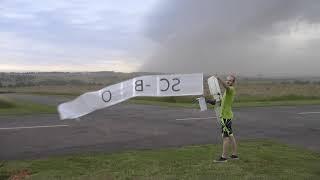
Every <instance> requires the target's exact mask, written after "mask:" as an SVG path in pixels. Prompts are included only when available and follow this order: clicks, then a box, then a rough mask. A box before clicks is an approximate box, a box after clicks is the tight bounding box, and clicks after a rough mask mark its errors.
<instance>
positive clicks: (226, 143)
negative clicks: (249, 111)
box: [221, 135, 230, 158]
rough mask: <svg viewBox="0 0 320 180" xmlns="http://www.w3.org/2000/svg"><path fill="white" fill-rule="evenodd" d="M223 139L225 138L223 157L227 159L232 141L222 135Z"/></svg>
mask: <svg viewBox="0 0 320 180" xmlns="http://www.w3.org/2000/svg"><path fill="white" fill-rule="evenodd" d="M222 138H223V145H222V156H221V157H223V158H227V157H228V155H227V151H228V145H229V143H230V139H229V137H223V135H222Z"/></svg>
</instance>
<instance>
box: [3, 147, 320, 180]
mask: <svg viewBox="0 0 320 180" xmlns="http://www.w3.org/2000/svg"><path fill="white" fill-rule="evenodd" d="M239 145H240V148H239V155H240V160H235V161H230V160H229V162H227V163H222V164H216V163H213V159H215V158H217V157H218V155H219V154H220V148H221V147H220V146H219V145H199V146H188V147H181V148H168V149H161V150H145V151H129V152H120V153H114V154H103V153H91V154H89V153H88V154H82V155H69V156H60V157H50V158H47V159H35V160H25V161H23V160H20V161H8V162H2V164H0V179H7V178H9V177H11V178H13V177H15V178H23V177H27V179H34V180H37V179H39V180H40V179H41V180H42V179H47V180H51V179H52V180H53V179H61V180H64V179H66V180H67V179H74V180H76V179H77V180H91V179H92V180H96V179H190V180H191V179H192V180H193V179H232V180H233V179H290V180H291V179H293V180H295V179H297V180H298V179H314V180H316V179H320V169H319V166H320V154H319V153H316V152H312V151H308V150H304V149H300V148H295V147H291V146H287V145H283V144H279V143H274V142H271V141H244V142H240V144H239Z"/></svg>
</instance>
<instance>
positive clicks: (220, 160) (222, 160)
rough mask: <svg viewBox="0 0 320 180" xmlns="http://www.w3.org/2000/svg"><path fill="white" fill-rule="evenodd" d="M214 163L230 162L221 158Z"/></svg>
mask: <svg viewBox="0 0 320 180" xmlns="http://www.w3.org/2000/svg"><path fill="white" fill-rule="evenodd" d="M213 162H215V163H224V162H228V160H227V158H224V157H220V158H219V159H217V160H214V161H213Z"/></svg>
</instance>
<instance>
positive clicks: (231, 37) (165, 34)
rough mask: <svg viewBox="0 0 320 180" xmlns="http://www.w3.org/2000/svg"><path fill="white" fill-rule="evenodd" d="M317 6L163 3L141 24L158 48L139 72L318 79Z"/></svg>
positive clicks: (215, 0) (273, 0) (283, 0)
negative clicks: (310, 77) (309, 77)
mask: <svg viewBox="0 0 320 180" xmlns="http://www.w3.org/2000/svg"><path fill="white" fill-rule="evenodd" d="M319 7H320V1H317V0H308V1H300V0H268V1H266V0H241V1H239V0H201V1H194V0H165V1H162V3H160V4H158V6H157V7H155V9H154V11H153V12H152V13H151V14H150V15H149V16H148V18H147V20H146V27H145V35H146V36H147V37H148V38H150V39H152V40H153V41H154V42H156V43H157V44H158V45H159V48H158V49H156V51H155V53H154V55H153V56H151V57H150V59H149V60H148V61H146V62H145V64H144V66H143V67H142V70H143V71H161V72H206V73H229V72H233V73H236V74H243V75H256V74H265V75H320V73H319V71H318V69H317V68H316V67H319V65H320V59H319V58H320V52H319V48H320V46H319V44H320V26H319V23H320V11H319Z"/></svg>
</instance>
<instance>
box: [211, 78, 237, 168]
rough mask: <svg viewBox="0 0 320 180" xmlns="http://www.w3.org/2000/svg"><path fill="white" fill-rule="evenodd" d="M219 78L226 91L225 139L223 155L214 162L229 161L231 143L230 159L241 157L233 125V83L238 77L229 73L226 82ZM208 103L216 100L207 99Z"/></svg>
mask: <svg viewBox="0 0 320 180" xmlns="http://www.w3.org/2000/svg"><path fill="white" fill-rule="evenodd" d="M217 79H218V81H219V82H220V84H222V86H223V87H224V88H225V92H224V95H223V98H222V102H221V109H220V120H221V122H220V123H221V132H222V139H223V146H222V155H221V157H220V158H218V159H217V160H215V161H214V162H227V159H228V158H227V149H228V145H229V144H231V146H232V155H231V156H230V159H239V157H238V156H237V143H236V139H235V137H234V134H233V132H232V127H231V126H232V119H233V112H232V104H233V99H234V96H235V89H234V86H233V85H234V83H235V80H236V78H235V76H233V75H229V76H228V77H227V80H226V81H225V82H224V81H222V80H221V79H220V78H219V77H217ZM207 103H215V102H212V101H207Z"/></svg>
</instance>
